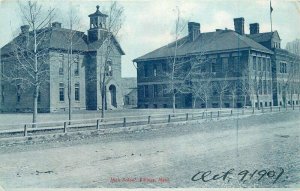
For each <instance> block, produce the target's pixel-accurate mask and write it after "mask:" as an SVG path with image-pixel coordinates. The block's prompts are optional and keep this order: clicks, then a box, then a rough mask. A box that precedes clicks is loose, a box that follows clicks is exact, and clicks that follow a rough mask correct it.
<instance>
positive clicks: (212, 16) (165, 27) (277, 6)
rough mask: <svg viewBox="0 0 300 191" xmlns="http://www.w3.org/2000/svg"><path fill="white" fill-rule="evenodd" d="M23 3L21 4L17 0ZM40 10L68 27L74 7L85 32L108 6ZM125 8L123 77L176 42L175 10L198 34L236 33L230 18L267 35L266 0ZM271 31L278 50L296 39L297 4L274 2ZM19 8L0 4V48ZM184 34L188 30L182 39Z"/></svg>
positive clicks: (55, 3)
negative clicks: (195, 24) (93, 16)
mask: <svg viewBox="0 0 300 191" xmlns="http://www.w3.org/2000/svg"><path fill="white" fill-rule="evenodd" d="M21 1H23V0H21ZM39 3H40V4H41V5H42V6H43V9H44V11H47V10H49V9H50V7H51V8H55V9H56V16H55V19H54V20H53V21H58V22H61V23H62V27H64V26H65V27H66V26H67V25H66V13H67V12H68V10H69V9H70V7H74V8H75V10H76V13H77V16H78V17H79V18H80V23H81V24H80V30H81V31H84V32H85V33H86V31H87V30H88V29H89V18H88V15H89V14H91V13H94V12H95V11H96V5H99V6H100V11H101V12H103V13H105V10H107V9H108V7H109V5H110V3H111V2H110V1H99V0H64V1H62V0H42V1H41V0H39ZM118 3H119V5H121V6H123V7H124V23H123V26H122V28H121V30H120V34H119V37H118V40H119V42H120V44H121V47H122V48H123V50H124V52H125V55H124V56H123V57H122V76H123V77H135V76H136V69H135V66H134V64H133V62H132V60H133V59H135V58H137V57H140V56H142V55H144V54H146V53H148V52H150V51H153V50H155V49H157V48H159V47H161V46H164V45H166V44H167V43H169V42H172V41H173V40H174V38H175V37H174V31H175V20H176V18H177V10H179V11H180V16H181V18H182V19H183V20H184V21H185V22H186V25H187V22H188V21H193V22H198V23H200V25H201V29H200V30H201V32H211V31H215V30H216V29H225V28H228V29H234V25H233V18H237V17H244V19H245V33H249V24H250V23H255V22H257V23H259V24H260V32H269V31H270V30H271V24H270V0H213V1H212V0H184V1H182V0H181V1H180V0H151V1H149V0H147V1H146V0H139V1H138V0H121V1H118ZM272 7H273V12H272V20H273V30H277V31H278V32H279V35H280V37H281V39H282V45H281V47H283V48H284V47H285V45H286V43H287V42H290V41H293V40H295V39H296V38H298V39H299V38H300V0H272ZM22 24H23V23H22V19H21V15H20V9H19V6H18V3H17V1H15V0H0V26H1V27H0V47H2V46H4V45H5V44H6V43H8V42H9V41H10V40H11V39H12V38H13V36H14V35H15V34H16V33H18V32H19V30H20V29H19V28H20V26H21V25H22ZM186 34H187V27H186V28H185V30H184V32H183V34H182V35H186Z"/></svg>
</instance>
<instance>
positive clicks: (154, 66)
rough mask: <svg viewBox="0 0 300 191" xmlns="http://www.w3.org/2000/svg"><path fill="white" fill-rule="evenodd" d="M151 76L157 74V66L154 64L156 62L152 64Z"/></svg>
mask: <svg viewBox="0 0 300 191" xmlns="http://www.w3.org/2000/svg"><path fill="white" fill-rule="evenodd" d="M153 76H157V66H156V64H154V65H153Z"/></svg>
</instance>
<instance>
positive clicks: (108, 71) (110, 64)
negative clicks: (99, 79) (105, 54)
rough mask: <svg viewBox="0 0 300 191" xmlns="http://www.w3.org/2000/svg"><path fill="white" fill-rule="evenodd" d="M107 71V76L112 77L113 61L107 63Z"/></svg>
mask: <svg viewBox="0 0 300 191" xmlns="http://www.w3.org/2000/svg"><path fill="white" fill-rule="evenodd" d="M105 71H106V76H112V73H113V71H112V61H111V60H108V61H107V62H106V68H105Z"/></svg>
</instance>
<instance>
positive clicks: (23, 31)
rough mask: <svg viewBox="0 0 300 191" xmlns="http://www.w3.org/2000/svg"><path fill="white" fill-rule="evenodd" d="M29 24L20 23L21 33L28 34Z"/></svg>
mask: <svg viewBox="0 0 300 191" xmlns="http://www.w3.org/2000/svg"><path fill="white" fill-rule="evenodd" d="M29 28H30V27H29V25H22V26H21V34H28V33H29Z"/></svg>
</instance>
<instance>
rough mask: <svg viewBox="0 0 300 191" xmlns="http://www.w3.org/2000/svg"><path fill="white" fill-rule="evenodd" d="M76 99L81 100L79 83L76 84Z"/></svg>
mask: <svg viewBox="0 0 300 191" xmlns="http://www.w3.org/2000/svg"><path fill="white" fill-rule="evenodd" d="M75 101H80V87H79V83H76V84H75Z"/></svg>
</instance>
